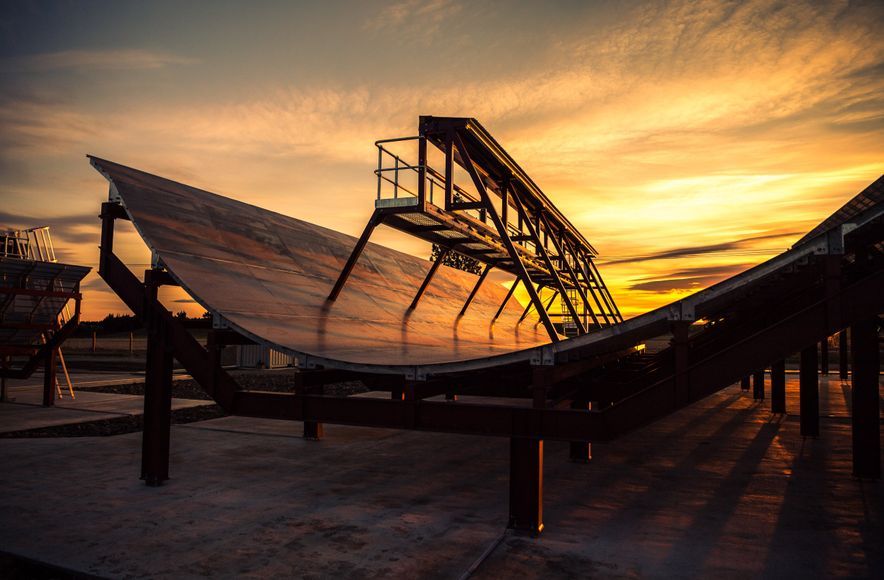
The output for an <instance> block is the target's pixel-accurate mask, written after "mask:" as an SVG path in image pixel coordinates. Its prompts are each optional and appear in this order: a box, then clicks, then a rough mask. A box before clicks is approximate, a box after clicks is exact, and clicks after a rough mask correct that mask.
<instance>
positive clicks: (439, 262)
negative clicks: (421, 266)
mask: <svg viewBox="0 0 884 580" xmlns="http://www.w3.org/2000/svg"><path fill="white" fill-rule="evenodd" d="M448 252H449V250H448V249H447V248H445V249H443V250H442V251H441V252H439V255H438V256H437V257H436V261H435V262H433V263H432V264H431V265H430V269H429V270H428V271H427V275H426V276H425V277H424V281H423V282H421V286H420V288H418V290H417V294H415V295H414V300H412V301H411V305H410V306H409V307H408V309H409V310H414V309H415V308H417V303H418V302H420V299H421V296H423V295H424V292H425V291H426V290H427V286H429V285H430V281H431V280H432V279H433V276H434V275H435V274H436V270H438V269H439V266H441V265H442V262H443V260H445V258H446V257H447V256H448Z"/></svg>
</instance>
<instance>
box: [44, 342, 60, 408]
mask: <svg viewBox="0 0 884 580" xmlns="http://www.w3.org/2000/svg"><path fill="white" fill-rule="evenodd" d="M57 357H58V349H57V348H48V349H46V359H45V361H44V367H43V406H44V407H51V406H53V405H54V404H55V380H56V373H57V372H58V368H57V367H58V364H57V362H56V361H57Z"/></svg>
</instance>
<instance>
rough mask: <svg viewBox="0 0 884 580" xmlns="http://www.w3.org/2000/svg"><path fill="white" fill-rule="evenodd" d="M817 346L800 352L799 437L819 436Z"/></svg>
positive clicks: (814, 345)
mask: <svg viewBox="0 0 884 580" xmlns="http://www.w3.org/2000/svg"><path fill="white" fill-rule="evenodd" d="M817 358H818V357H817V345H816V343H814V344H813V345H811V346H809V347H807V348H805V349H804V350H802V351H801V366H800V370H799V383H800V385H799V388H800V393H799V410H800V412H801V435H802V436H804V437H817V436H818V435H819V434H820V385H819V375H817V368H818V364H819V361H818V360H817Z"/></svg>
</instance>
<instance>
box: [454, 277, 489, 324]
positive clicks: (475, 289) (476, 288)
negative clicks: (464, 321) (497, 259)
mask: <svg viewBox="0 0 884 580" xmlns="http://www.w3.org/2000/svg"><path fill="white" fill-rule="evenodd" d="M491 268H492V266H491V264H487V265H486V266H485V269H484V270H482V273H481V274H480V275H479V279H478V280H476V285H475V286H473V289H472V291H471V292H470V295H469V296H468V297H467V301H466V302H464V303H463V308H461V309H460V316H463V315H464V314H466V312H467V308H469V307H470V304H472V302H473V298H475V297H476V294H477V293H478V292H479V288H480V287H481V286H482V283H483V282H484V281H485V278H486V277H487V276H488V272H490V271H491Z"/></svg>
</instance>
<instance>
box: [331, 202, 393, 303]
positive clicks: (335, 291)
mask: <svg viewBox="0 0 884 580" xmlns="http://www.w3.org/2000/svg"><path fill="white" fill-rule="evenodd" d="M381 221H382V218H381V216H380V214H379V213H378V212H377V211H375V212H374V213H373V214H372V215H371V217H370V218H369V219H368V223H367V224H366V225H365V229H364V230H363V231H362V235H361V236H359V239H358V240H357V241H356V246H355V247H354V248H353V251H352V252H351V253H350V257H349V258H347V262H346V263H345V264H344V268H343V269H342V270H341V273H340V274H339V275H338V279H337V280H336V281H335V285H334V286H333V287H332V289H331V292H329V294H328V300H329V302H334V301H335V300H337V299H338V295H339V294H340V293H341V290H342V289H343V288H344V284H346V283H347V280H348V279H349V278H350V273H351V272H352V271H353V267H354V266H355V265H356V261H357V260H359V256H361V255H362V251H363V250H364V249H365V244H367V243H368V239H369V238H370V237H371V234H372V232H373V231H374V229H375V228H376V227H377V226H378V225H380V223H381Z"/></svg>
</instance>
